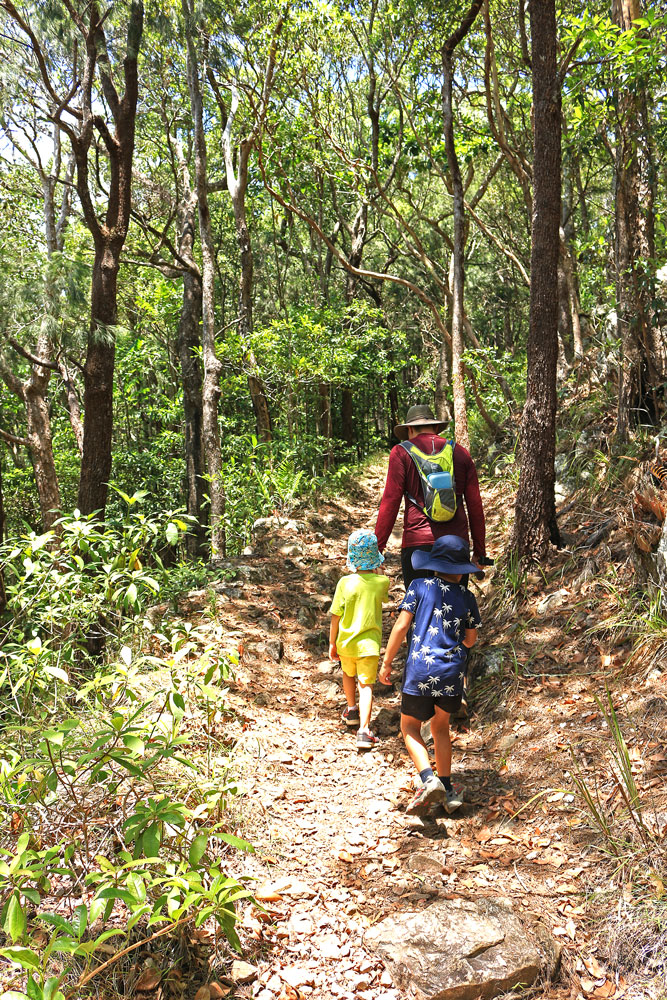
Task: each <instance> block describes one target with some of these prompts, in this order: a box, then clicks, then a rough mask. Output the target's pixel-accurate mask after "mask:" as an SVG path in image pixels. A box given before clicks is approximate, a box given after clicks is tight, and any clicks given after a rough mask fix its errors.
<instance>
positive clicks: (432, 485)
mask: <svg viewBox="0 0 667 1000" xmlns="http://www.w3.org/2000/svg"><path fill="white" fill-rule="evenodd" d="M400 444H401V447H402V448H405V450H406V451H407V453H408V455H409V456H410V458H411V459H412V461H413V462H414V463H415V467H416V469H417V472H418V473H419V478H420V479H421V484H422V491H423V493H424V504H423V505H422V504H420V503H418V502H417V500H415V498H414V497H413V496H410V494H409V493H408V494H407V496H408V499H409V500H411V501H412V502H413V504H415V506H416V507H419V509H420V510H421V511H423V512H424V514H426V516H427V517H428V518H429V520H431V521H436V522H439V523H442V522H443V521H451V519H452V518H453V517H454V514H455V513H456V483H455V482H454V441H453V440H451V441H448V442H447V443H446V445H445V447H444V448H443V449H442V450H441V451H438V452H436V453H435V454H433V455H427V454H425V452H423V451H421V450H420V449H419V448H417V447H416V445H414V444H412V442H411V441H401V442H400Z"/></svg>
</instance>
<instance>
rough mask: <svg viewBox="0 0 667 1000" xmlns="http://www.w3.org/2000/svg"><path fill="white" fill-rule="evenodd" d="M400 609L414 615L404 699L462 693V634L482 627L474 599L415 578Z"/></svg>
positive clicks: (448, 585) (458, 589)
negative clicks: (470, 629) (468, 629)
mask: <svg viewBox="0 0 667 1000" xmlns="http://www.w3.org/2000/svg"><path fill="white" fill-rule="evenodd" d="M400 610H401V611H409V612H410V614H412V615H414V619H413V622H412V634H411V636H410V646H409V649H408V658H407V661H406V664H405V673H404V674H403V691H404V692H405V694H416V695H425V696H426V697H429V698H439V697H442V696H443V695H446V696H448V697H457V696H458V695H460V694H462V692H463V679H464V677H465V673H466V660H467V656H468V650H467V649H466V647H465V646H464V645H463V640H464V638H465V632H466V629H467V628H478V627H479V626H480V625H481V624H482V620H481V618H480V617H479V608H478V607H477V601H476V600H475V598H474V597H473V595H472V594H471V593H470V591H469V590H467V589H466V588H465V587H462V586H461V585H460V584H459V583H448V582H447V581H446V580H439V579H437V578H435V577H427V578H424V579H421V578H418V579H417V580H413V581H412V583H411V584H410V586H409V588H408V590H407V592H406V594H405V597H404V598H403V601H402V602H401V606H400Z"/></svg>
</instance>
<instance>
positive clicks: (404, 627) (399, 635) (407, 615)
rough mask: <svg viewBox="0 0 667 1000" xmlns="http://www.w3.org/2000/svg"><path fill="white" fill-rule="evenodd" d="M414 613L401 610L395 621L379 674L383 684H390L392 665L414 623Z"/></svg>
mask: <svg viewBox="0 0 667 1000" xmlns="http://www.w3.org/2000/svg"><path fill="white" fill-rule="evenodd" d="M412 618H413V615H412V613H411V612H410V611H401V613H400V615H399V616H398V618H397V619H396V621H395V623H394V627H393V629H392V630H391V635H390V636H389V641H388V642H387V648H386V649H385V651H384V659H383V660H382V668H381V669H380V673H379V674H378V679H379V680H380V682H381V683H382V684H388V683H389V678H390V676H391V665H392V663H393V662H394V657H395V656H396V654H397V653H398V651H399V649H400V648H401V643H402V642H403V640H404V639H405V637H406V635H407V634H408V629H409V628H410V625H411V624H412Z"/></svg>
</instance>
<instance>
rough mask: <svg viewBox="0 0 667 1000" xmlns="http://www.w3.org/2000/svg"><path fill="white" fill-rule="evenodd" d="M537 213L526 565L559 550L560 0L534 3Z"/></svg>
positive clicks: (521, 514)
mask: <svg viewBox="0 0 667 1000" xmlns="http://www.w3.org/2000/svg"><path fill="white" fill-rule="evenodd" d="M530 26H531V61H532V77H533V109H534V110H533V148H534V163H533V182H534V191H533V213H532V245H531V268H530V329H529V335H528V380H527V393H526V405H525V407H524V412H523V420H522V425H521V474H520V478H519V488H518V491H517V496H516V508H515V522H514V533H513V538H512V546H513V548H514V549H515V551H516V552H517V553H518V555H519V557H520V558H521V559H522V560H527V559H542V558H544V557H545V556H546V554H547V552H548V548H549V541H552V542H554V543H555V544H559V540H560V539H559V535H558V526H557V523H556V505H555V499H554V478H555V477H554V458H555V451H556V365H557V361H558V253H559V229H560V194H561V174H560V163H561V139H560V128H561V98H560V86H559V80H558V72H557V63H556V48H557V39H556V8H555V0H531V4H530Z"/></svg>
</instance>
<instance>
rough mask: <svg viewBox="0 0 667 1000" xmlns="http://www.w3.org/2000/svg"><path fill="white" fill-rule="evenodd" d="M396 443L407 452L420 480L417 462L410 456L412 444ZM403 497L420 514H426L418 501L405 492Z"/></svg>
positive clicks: (406, 442) (407, 442) (405, 442)
mask: <svg viewBox="0 0 667 1000" xmlns="http://www.w3.org/2000/svg"><path fill="white" fill-rule="evenodd" d="M398 443H399V444H400V446H401V448H404V449H405V451H407V453H408V455H409V456H410V458H411V459H412V461H413V463H414V465H415V467H416V468H417V474H418V475H419V478H420V479H421V473H420V472H419V466H418V465H417V461H416V459H415V457H414V455H413V454H412V447H413V446H412V444H411V443H410V442H409V441H399V442H398ZM405 496H406V497H407V498H408V500H411V501H412V503H413V504H414V505H415V507H416V508H417V510H420V511H421V512H422V514H426V508H425V507H424V505H423V504H421V503H419V501H418V500H415V498H414V497H413V496H412V494H411V493H408V492H407V490H406V492H405ZM427 516H428V515H427Z"/></svg>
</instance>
